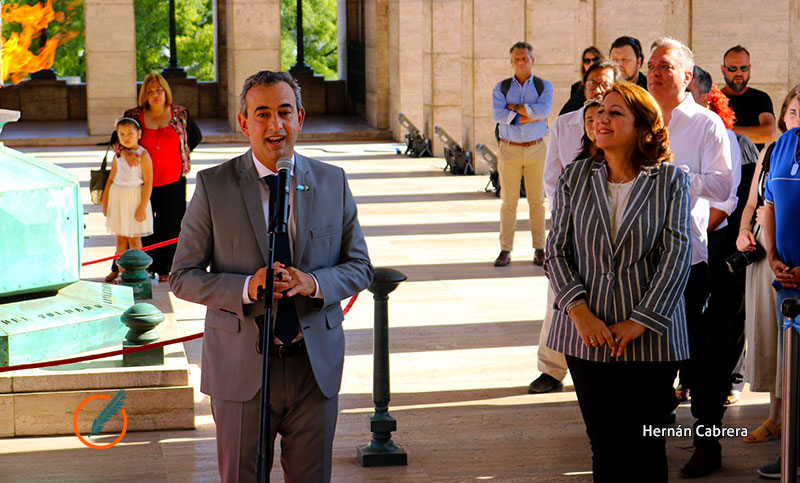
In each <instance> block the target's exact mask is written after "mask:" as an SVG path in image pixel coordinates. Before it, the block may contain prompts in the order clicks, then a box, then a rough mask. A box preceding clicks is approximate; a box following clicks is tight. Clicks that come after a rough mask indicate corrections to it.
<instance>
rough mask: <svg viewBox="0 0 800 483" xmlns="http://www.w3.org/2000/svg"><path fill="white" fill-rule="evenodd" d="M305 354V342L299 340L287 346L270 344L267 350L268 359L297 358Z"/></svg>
mask: <svg viewBox="0 0 800 483" xmlns="http://www.w3.org/2000/svg"><path fill="white" fill-rule="evenodd" d="M305 353H306V340H305V339H300V340H298V341H297V342H293V343H291V344H289V345H279V344H272V347H270V349H269V356H270V357H277V358H278V359H289V358H291V357H295V356H299V355H301V354H305Z"/></svg>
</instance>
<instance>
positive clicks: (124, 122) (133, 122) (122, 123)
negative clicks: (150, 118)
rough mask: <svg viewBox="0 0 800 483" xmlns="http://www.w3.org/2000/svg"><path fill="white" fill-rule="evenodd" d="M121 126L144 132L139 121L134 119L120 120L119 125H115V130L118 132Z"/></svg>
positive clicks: (125, 118) (124, 118)
mask: <svg viewBox="0 0 800 483" xmlns="http://www.w3.org/2000/svg"><path fill="white" fill-rule="evenodd" d="M120 126H133V127H135V128H136V130H137V131H141V130H142V126H141V125H140V124H139V121H137V120H136V119H134V118H132V117H123V118H121V119H119V120H118V121H117V123H116V124H115V125H114V130H116V129H117V128H119V127H120Z"/></svg>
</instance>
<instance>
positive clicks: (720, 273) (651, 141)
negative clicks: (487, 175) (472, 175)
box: [493, 36, 800, 481]
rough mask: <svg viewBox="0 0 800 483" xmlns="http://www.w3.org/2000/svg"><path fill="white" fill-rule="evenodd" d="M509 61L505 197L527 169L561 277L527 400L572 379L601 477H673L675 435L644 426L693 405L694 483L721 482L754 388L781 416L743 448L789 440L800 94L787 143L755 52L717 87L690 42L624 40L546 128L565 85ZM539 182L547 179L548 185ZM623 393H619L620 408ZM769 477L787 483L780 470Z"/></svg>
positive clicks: (504, 233) (537, 236)
mask: <svg viewBox="0 0 800 483" xmlns="http://www.w3.org/2000/svg"><path fill="white" fill-rule="evenodd" d="M510 54H511V61H512V62H511V63H512V66H513V68H514V74H515V75H514V77H513V78H512V79H511V82H510V84H511V88H510V89H508V90H507V91H501V90H500V85H501V83H498V85H497V86H495V89H494V92H493V113H494V120H495V121H496V122H497V123H498V132H499V135H500V157H499V158H500V159H499V163H498V170H499V171H500V175H501V186H502V185H503V184H504V182H505V181H506V178H507V181H508V182H509V183H513V184H510V186H516V185H518V184H519V175H518V173H519V172H522V173H524V176H525V178H526V182H525V184H526V187H529V188H528V189H527V190H526V194H527V196H528V203H529V206H530V210H531V230H532V243H533V248H534V249H535V250H534V260H533V263H534V264H536V265H542V264H543V265H544V270H545V273H546V275H547V277H548V279H549V282H550V283H549V290H548V294H547V304H546V314H545V317H544V320H543V324H542V328H541V334H540V346H539V351H538V366H539V371H540V372H541V374H540V375H539V377H537V378H536V379H535V380H534V381H533V382H531V384H530V386H529V392H531V393H545V392H549V391H552V390H554V389H557V388H559V387H561V386H562V385H563V382H562V381H563V379H564V378H565V377H566V374H567V373H568V372H569V373H570V374H571V376H572V380H573V383H574V386H575V391H576V393H577V396H578V402H579V405H580V408H581V412H582V414H583V418H584V422H585V424H586V431H587V434H588V436H589V440H590V445H591V449H592V455H593V456H592V465H593V474H594V479H595V481H612V480H614V479H620V478H621V479H622V480H623V481H636V478H643V476H644V475H646V476H647V478H646V479H647V481H666V480H667V464H666V451H665V439H664V434H665V433H664V432H663V431H658V430H656V431H653V430H652V429H651V430H649V431H643V428H665V427H668V426H669V425H670V424H671V423H674V421H675V417H676V416H675V409H676V407H677V405H678V403H679V401H680V400H685V399H690V400H691V413H692V416H693V417H694V418H695V423H694V426H693V428H692V431H691V433H690V434H692V436H693V443H694V452H693V453H692V456H691V458H690V459H689V460H688V462H686V463H685V464H684V465H683V466H682V468H681V475H682V476H684V477H689V478H693V477H703V476H706V475H709V474H711V473H713V472H714V471H716V470H717V469H718V468H720V466H721V464H722V446H721V444H720V438H721V437H722V436H723V435H729V433H730V432H728V431H725V428H724V427H723V415H724V413H725V409H726V406H728V405H730V404H735V403H736V402H737V401H738V399H739V395H740V391H741V387H742V385H743V383H744V382H748V383H750V385H751V390H753V391H767V392H769V393H770V409H769V414H768V417H767V419H766V420H765V421H764V423H763V424H762V425H760V426H759V427H758V428H753V429H752V431H749V433H748V434H746V435H742V436H743V441H744V442H746V443H760V442H763V441H767V440H770V439H773V438H777V437H780V433H781V425H780V421H781V386H782V384H781V379H782V374H781V370H780V369H781V366H782V361H781V358H782V354H781V352H782V351H781V335H782V330H781V329H780V325H781V324H782V320H781V315H780V310H779V304H780V303H781V301H782V300H783V299H784V298H786V297H797V296H799V295H800V242H798V241H797V240H798V238H797V237H796V236H794V235H795V231H796V228H795V227H796V226H797V225H796V223H794V224H793V223H792V221H791V220H792V215H791V212H792V208H793V206H794V205H795V204H796V203H797V202H800V190H798V189H797V188H796V186H797V185H794V184H793V182H794V181H800V174H798V166H800V162H798V160H797V152H798V146H800V144H798V137H800V135H798V134H797V133H798V132H799V131H797V130H796V129H795V128H796V127H798V124H800V120H799V119H798V113H800V101H798V91H797V88H794V89H792V90H791V91H790V92H789V93H788V94H787V96H786V99H785V100H784V103H783V106H782V108H781V112H780V115H779V118H778V120H777V127H778V128H779V129H780V130H781V132H784V133H785V134H783V135H782V136H781V137H780V138H779V139H778V140H777V141H775V142H773V141H774V138H775V133H776V121H775V117H774V114H773V108H772V101H771V100H770V97H769V95H768V94H766V93H765V92H762V91H760V90H758V89H755V88H753V87H751V86H749V85H748V83H749V80H750V73H751V70H750V69H751V64H750V53H749V52H748V51H747V49H746V48H745V47H743V46H741V45H736V46H734V47H732V48H730V49H728V50H727V51H726V52H725V53H724V54H723V55H722V65H721V67H720V70H721V73H722V76H723V79H724V86H723V87H722V88H721V89H720V88H719V87H717V86H716V85H714V83H713V80H712V77H711V74H709V72H707V71H706V70H704V69H702V68H700V67H699V66H696V65H695V63H694V58H693V54H692V52H691V50H690V49H689V48H688V47H687V46H686V45H684V44H683V43H682V42H680V41H678V40H675V39H672V38H669V37H661V38H658V39H656V40H655V41H654V42H653V44H652V45H651V47H650V51H649V55H648V56H647V59H645V53H644V52H643V49H642V46H641V43H640V42H639V41H638V40H637V39H635V38H633V37H629V36H623V37H620V38H618V39H616V40H615V41H614V42H613V43H612V44H611V46H610V48H609V51H608V54H609V55H608V59H605V58H604V57H603V53H602V51H601V50H600V49H598V48H596V47H594V46H592V47H589V48H587V49H585V50H584V51H583V53H582V55H581V59H580V62H581V79H580V80H579V81H578V82H576V83H575V84H573V85H572V86H571V89H570V98H569V100H568V101H567V102H566V103H565V105H564V106H563V108H562V109H561V111H560V115H559V116H558V118H557V119H556V120H555V121H554V122H553V125H552V127H551V128H550V129H549V131H548V125H547V121H546V119H547V116H548V114H549V112H550V110H551V109H552V101H553V96H552V85H551V84H550V83H549V82H547V81H546V80H541V79H540V80H539V81H538V84H539V85H542V84H543V85H544V86H545V88H544V90H540V89H537V88H536V85H535V84H536V83H534V82H533V80H534V77H535V76H534V75H533V64H534V60H535V59H534V57H533V48H532V46H531V45H530V44H528V43H526V42H518V43H516V44H514V45H513V46H512V47H511V49H510ZM642 67H644V68H645V71H646V75H645V74H642V73H641V72H640V69H642ZM504 82H506V83H508V80H506V81H504ZM547 134H549V136H550V138H549V142H548V145H547V147H546V148H545V147H544V146H543V144H544V143H543V140H544V136H545V135H547ZM533 146H536V149H535V150H534V149H531V148H532V147H533ZM765 146H766V147H765ZM511 147H514V148H515V149H514V150H513V151H512V150H511V149H510V148H511ZM541 151H545V155H544V159H542V156H541ZM510 166H513V168H510ZM512 169H513V173H514V174H513V176H511V175H506V178H504V172H506V173H507V172H509V171H511V170H512ZM528 176H537V177H538V176H541V179H542V183H541V187H539V186H537V183H536V182H533V181H528V180H527V178H528ZM537 188H538V191H533V192H531V190H532V189H537ZM515 191H516V190H502V189H501V191H500V194H501V197H502V201H503V203H502V208H501V229H500V240H501V252H500V255H499V256H498V257H497V259H496V260H495V263H494V264H495V266H498V267H502V266H506V265H508V264H509V263H511V250H512V246H513V245H512V241H513V224H512V223H510V222H509V221H508V220H507V218H511V217H513V216H515V215H516V204H517V200H518V193H515ZM545 197H546V198H547V199H548V200H549V202H550V209H551V218H550V233H549V235H548V236H547V238H546V241H545V239H544V237H543V235H542V231H543V228H540V227H542V226H543V224H542V223H541V222H540V221H539V220H540V219H541V218H542V216H541V214H540V212H542V210H543V209H544V208H543V202H542V199H543V198H545ZM509 227H510V228H509ZM543 243H544V244H543ZM542 256H543V260H542ZM745 347H746V350H745ZM678 375H679V381H680V382H679V384H678V385H677V386H675V383H676V381H678ZM609 387H614V388H615V391H616V393H617V395H618V396H620V394H621V396H620V397H617V398H613V399H611V398H608V396H607V390H608V388H609ZM620 453H621V454H625V455H626V463H625V465H620V464H619V455H620ZM758 473H759V474H760V475H761V476H764V477H768V478H780V458H779V459H778V461H775V462H773V463H769V464H766V465H764V466H762V467H761V468H758ZM639 481H643V480H639Z"/></svg>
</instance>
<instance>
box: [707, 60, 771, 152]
mask: <svg viewBox="0 0 800 483" xmlns="http://www.w3.org/2000/svg"><path fill="white" fill-rule="evenodd" d="M750 68H751V65H750V52H748V51H747V49H746V48H744V47H742V46H741V45H735V46H733V47H731V48H730V49H728V50H727V51H725V55H723V56H722V66H720V69H721V70H722V75H723V76H724V77H725V87H723V88H722V92H723V93H724V94H725V95H726V96H727V97H728V99H730V106H731V108H732V109H733V112H735V113H736V123H735V124H734V125H733V132H735V133H736V134H742V135H744V136H747V137H749V138H750V140H751V141H753V142H754V143H755V145H756V147H757V148H758V149H759V151H760V150H761V149H763V148H764V144H766V143H771V142H772V141H773V139H775V115H774V111H773V110H772V99H770V97H769V94H767V93H766V92H764V91H760V90H758V89H756V88H754V87H749V86H748V85H747V83H748V82H750Z"/></svg>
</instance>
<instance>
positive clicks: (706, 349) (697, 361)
mask: <svg viewBox="0 0 800 483" xmlns="http://www.w3.org/2000/svg"><path fill="white" fill-rule="evenodd" d="M710 290H711V279H710V276H709V270H708V264H707V263H705V262H701V263H697V264H695V265H692V270H691V272H690V273H689V282H688V283H687V284H686V290H685V291H684V293H683V296H684V299H685V301H686V322H687V325H688V329H689V354H690V358H689V361H688V363H687V365H686V366H687V368H688V370H689V389H690V390H691V395H692V416H694V418H695V423H694V446H695V447H696V448H700V447H705V448H715V449H717V450H721V449H722V447H721V445H720V444H719V439H720V437H719V436H706V435H705V429H707V428H711V427H721V426H722V416H723V415H724V414H725V400H726V398H727V397H728V393H729V392H730V387H731V381H730V376H731V366H730V364H729V362H728V360H726V359H725V354H726V353H727V350H726V347H727V344H728V334H727V332H726V331H725V327H718V326H717V325H716V318H715V317H709V316H706V315H707V314H704V309H705V306H706V303H707V302H708V297H709V293H710Z"/></svg>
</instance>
